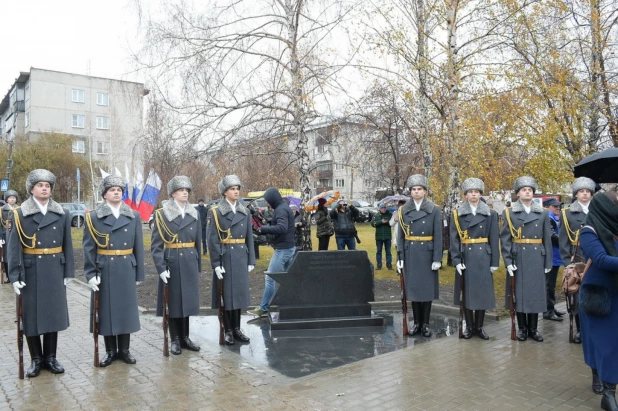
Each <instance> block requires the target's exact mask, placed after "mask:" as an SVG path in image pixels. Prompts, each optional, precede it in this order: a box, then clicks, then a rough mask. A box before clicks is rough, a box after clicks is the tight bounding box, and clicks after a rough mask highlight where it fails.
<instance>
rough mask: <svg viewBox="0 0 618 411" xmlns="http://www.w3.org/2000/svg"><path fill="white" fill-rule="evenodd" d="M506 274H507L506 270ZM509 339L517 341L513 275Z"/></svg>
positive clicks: (513, 280)
mask: <svg viewBox="0 0 618 411" xmlns="http://www.w3.org/2000/svg"><path fill="white" fill-rule="evenodd" d="M506 275H509V273H508V272H507V274H506ZM510 305H511V307H510V311H511V340H513V341H517V333H516V332H515V276H512V277H511V301H510Z"/></svg>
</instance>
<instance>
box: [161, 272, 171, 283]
mask: <svg viewBox="0 0 618 411" xmlns="http://www.w3.org/2000/svg"><path fill="white" fill-rule="evenodd" d="M159 277H161V279H162V280H163V282H164V283H165V284H167V279H168V278H170V272H169V270H165V271H163V272H162V273H161V274H159Z"/></svg>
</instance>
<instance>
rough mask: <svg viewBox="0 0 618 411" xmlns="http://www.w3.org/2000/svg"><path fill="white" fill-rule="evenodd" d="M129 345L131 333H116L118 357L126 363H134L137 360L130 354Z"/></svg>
mask: <svg viewBox="0 0 618 411" xmlns="http://www.w3.org/2000/svg"><path fill="white" fill-rule="evenodd" d="M130 345H131V334H120V335H118V358H119V359H121V360H122V361H124V362H125V363H127V364H135V363H136V362H137V360H136V359H135V357H133V356H132V355H131V351H129V346H130Z"/></svg>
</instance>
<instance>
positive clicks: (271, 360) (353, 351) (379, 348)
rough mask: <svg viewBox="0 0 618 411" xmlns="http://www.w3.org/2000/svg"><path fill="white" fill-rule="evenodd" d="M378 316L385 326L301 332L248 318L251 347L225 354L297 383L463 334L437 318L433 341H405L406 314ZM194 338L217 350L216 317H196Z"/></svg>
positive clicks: (448, 320)
mask: <svg viewBox="0 0 618 411" xmlns="http://www.w3.org/2000/svg"><path fill="white" fill-rule="evenodd" d="M375 314H376V315H380V316H383V317H384V319H385V321H384V325H383V326H381V327H358V328H335V329H332V328H331V329H321V330H298V331H271V330H270V327H269V324H268V320H267V319H266V318H261V319H254V317H251V316H243V317H242V320H241V321H242V329H243V330H244V332H245V334H247V336H249V337H250V338H251V343H250V344H238V343H236V344H235V345H233V346H227V347H225V349H228V350H231V351H233V352H235V353H237V354H239V355H240V356H241V357H242V358H243V359H244V360H246V361H247V363H258V364H261V365H264V366H267V367H270V368H272V369H273V370H275V371H277V372H279V373H281V374H283V375H285V376H287V377H291V378H298V377H303V376H306V375H309V374H312V373H315V372H319V371H324V370H328V369H331V368H335V367H339V366H342V365H345V364H350V363H353V362H355V361H359V360H363V359H366V358H370V357H375V356H378V355H380V354H385V353H388V352H392V351H396V350H400V349H402V348H406V347H413V346H414V345H417V344H428V343H431V342H432V341H435V340H436V339H440V338H444V337H447V336H452V335H456V334H457V333H458V329H459V328H458V322H457V321H458V319H457V318H455V317H449V316H444V315H441V314H435V315H433V316H432V317H431V320H430V328H431V331H432V333H433V335H432V337H431V338H425V337H422V336H414V337H409V336H403V335H402V334H403V333H402V322H403V321H402V314H401V313H392V312H375ZM410 317H411V316H410ZM410 327H412V323H410ZM191 335H192V336H195V337H197V338H196V341H199V342H200V343H202V348H204V345H208V346H211V344H216V346H218V343H219V322H218V319H217V317H215V316H201V317H191ZM455 338H456V336H455ZM204 343H206V344H204ZM244 365H245V366H248V364H244Z"/></svg>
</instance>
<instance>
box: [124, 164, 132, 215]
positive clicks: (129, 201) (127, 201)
mask: <svg viewBox="0 0 618 411" xmlns="http://www.w3.org/2000/svg"><path fill="white" fill-rule="evenodd" d="M124 183H125V189H124V193H123V194H122V201H124V203H125V204H126V205H128V206H129V207H131V208H133V209H135V207H133V200H132V199H131V197H129V166H128V165H127V164H126V163H125V164H124Z"/></svg>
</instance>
